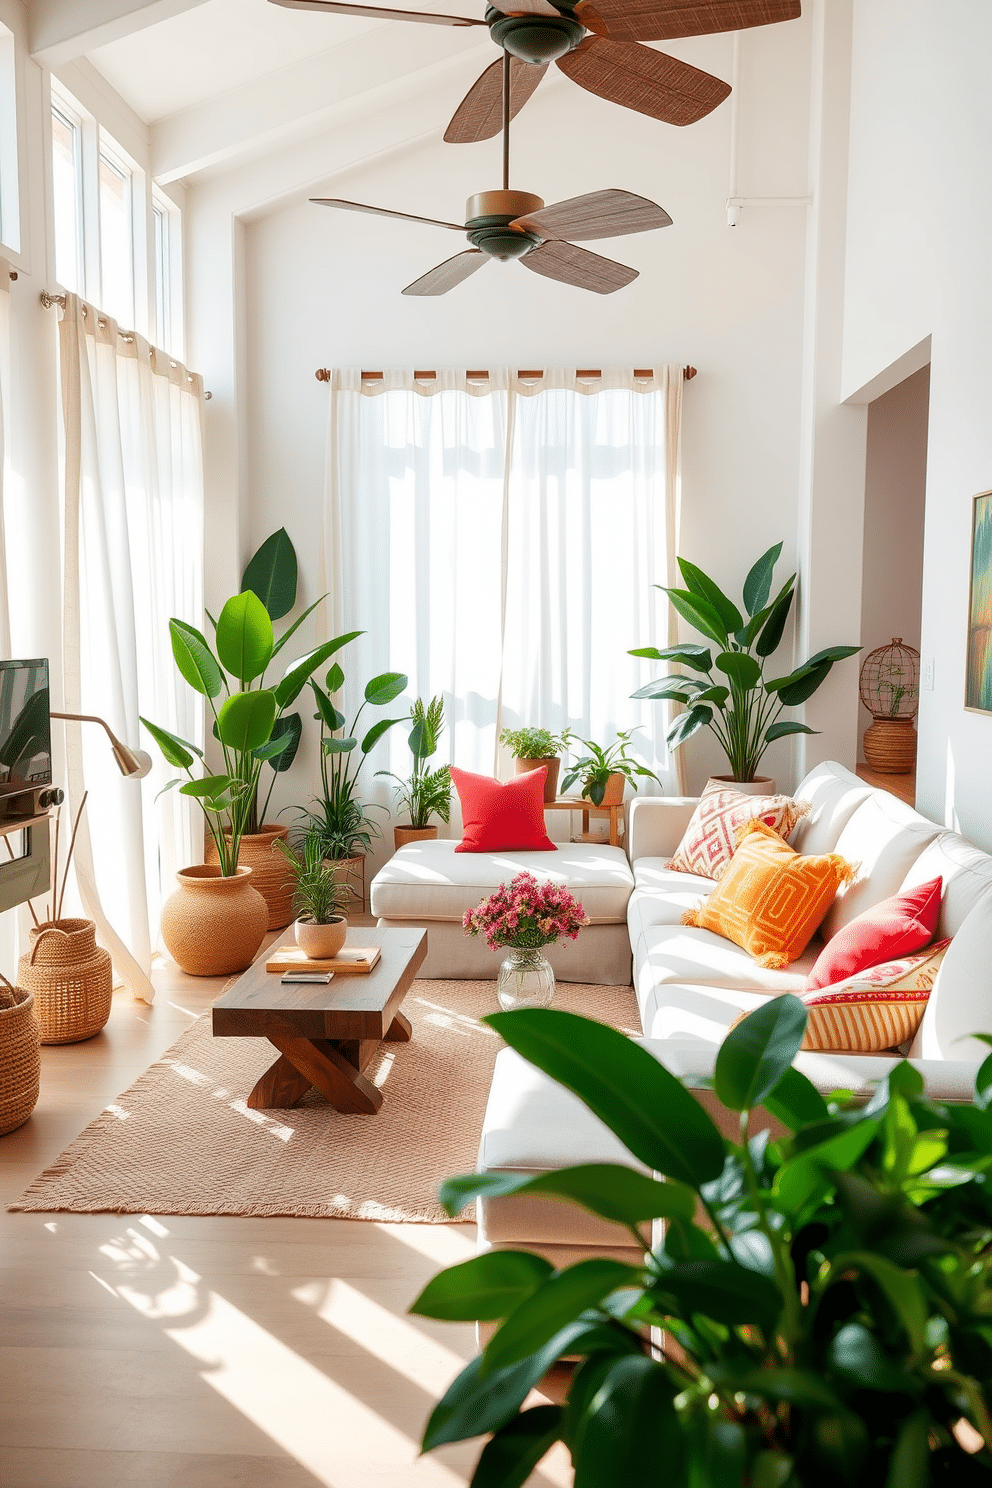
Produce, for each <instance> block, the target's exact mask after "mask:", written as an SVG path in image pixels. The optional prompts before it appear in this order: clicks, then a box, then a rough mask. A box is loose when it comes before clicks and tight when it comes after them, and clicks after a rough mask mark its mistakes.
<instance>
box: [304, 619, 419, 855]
mask: <svg viewBox="0 0 992 1488" xmlns="http://www.w3.org/2000/svg"><path fill="white" fill-rule="evenodd" d="M346 639H350V637H346ZM344 681H345V678H344V672H343V671H342V670H341V667H340V666H339V665H338V663H337V662H334V664H333V665H332V666H331V667H330V669H329V670H328V672H327V676H326V677H325V678H324V684H325V685H324V686H323V687H321V685H320V684H319V682H315V681H313V680H312V679H311V681H310V686H311V688H312V689H313V695H314V698H315V700H316V703H317V713H316V716H317V718H319V719H320V780H321V786H322V791H321V795H320V797H319V798H318V799H317V800H316V801H314V802H313V804H312V805H311V806H310V809H309V810H308V811H306V812H305V813H304V827H305V830H306V831H308V832H310V831H316V832H317V833H319V835H320V838H321V841H322V843H323V851H324V856H325V858H331V859H334V860H335V861H339V862H340V861H341V860H342V859H344V858H351V857H355V856H359V855H362V854H364V853H367V852H368V850H369V848H370V847H371V846H372V838H373V837H378V836H379V829H378V827H377V826H376V823H375V822H374V821H373V819H372V818H371V817H370V816H369V814H368V812H367V810H366V809H365V807H364V805H363V804H362V802H361V800H360V799H359V796H358V776H359V772H360V770H361V768H362V765H363V764H364V763H365V759H366V756H367V755H369V754H370V753H371V752H372V750H373V749H374V748H375V746H376V745H377V744H378V742H379V740H380V739H381V738H382V736H383V734H385V733H386V732H387V731H388V730H389V729H391V728H392V727H393V725H394V724H396V723H402V722H403V717H402V716H401V717H399V718H380V719H379V721H378V722H377V723H374V724H373V725H372V727H371V728H370V729H369V730H368V732H367V733H366V734H365V735H364V737H363V738H362V739H361V740H359V737H358V723H359V720H360V718H361V716H362V714H363V712H364V711H365V709H366V707H372V708H385V707H387V706H388V705H389V704H390V703H392V702H395V700H396V699H397V698H398V697H399V695H400V693H401V692H404V691H405V690H406V685H407V678H406V677H405V676H404V674H403V673H402V672H383V673H382V674H381V675H380V676H378V677H373V678H372V680H371V682H369V683H368V684H367V685H366V688H365V693H364V697H363V700H362V702H361V704H360V705H359V708H358V712H357V713H356V714H355V716H354V718H353V719H352V721H351V726H350V728H347V729H346V728H345V715H344V714H343V713H342V712H341V711H340V709H339V708H338V707H337V705H336V703H335V702H334V696H335V694H337V693H339V692H340V691H341V689H342V688H343V687H344Z"/></svg>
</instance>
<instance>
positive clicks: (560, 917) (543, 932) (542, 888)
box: [462, 872, 589, 951]
mask: <svg viewBox="0 0 992 1488" xmlns="http://www.w3.org/2000/svg"><path fill="white" fill-rule="evenodd" d="M588 923H589V920H588V918H587V916H586V912H585V910H584V909H583V908H582V905H581V904H580V903H579V901H578V900H577V899H576V898H575V897H574V895H572V894H570V893H569V892H568V890H567V889H566V888H564V887H563V886H562V885H561V884H555V883H544V884H539V883H538V881H537V879H536V878H535V877H534V875H533V873H527V872H524V873H518V874H517V876H516V878H515V879H513V880H512V881H511V882H510V883H508V884H505V883H503V884H500V886H499V888H498V889H495V890H494V891H493V893H491V894H490V895H489V898H488V899H483V901H482V903H481V904H480V905H478V906H477V907H476V908H475V909H469V910H466V912H465V914H464V915H463V917H462V925H463V926H464V928H465V930H466V931H467V933H468V934H469V935H484V936H485V938H486V944H487V946H488V947H489V949H490V950H491V951H495V950H498V948H499V947H500V946H515V947H516V948H517V949H519V950H529V951H536V950H539V949H540V948H541V946H546V945H554V944H555V943H556V942H557V941H559V940H564V938H565V936H566V935H567V936H568V938H569V940H574V939H575V937H576V936H577V935H578V933H579V931H580V930H581V929H582V926H583V925H588Z"/></svg>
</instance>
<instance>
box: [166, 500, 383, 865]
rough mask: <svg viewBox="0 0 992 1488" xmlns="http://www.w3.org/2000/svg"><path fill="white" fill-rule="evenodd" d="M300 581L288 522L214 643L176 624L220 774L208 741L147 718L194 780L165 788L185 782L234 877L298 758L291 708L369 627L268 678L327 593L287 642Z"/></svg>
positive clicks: (227, 611)
mask: <svg viewBox="0 0 992 1488" xmlns="http://www.w3.org/2000/svg"><path fill="white" fill-rule="evenodd" d="M296 588H297V566H296V553H295V550H294V549H293V545H292V543H291V542H290V539H289V536H288V534H287V532H286V530H285V528H280V530H279V531H278V532H275V533H273V534H272V536H271V537H269V538H267V539H266V541H265V542H264V543H263V544H262V546H261V547H260V548H259V550H258V552H257V553H255V555H254V556H253V558H252V559H251V561H250V562H249V564H248V567H247V568H246V569H245V572H244V575H243V578H242V581H241V592H240V593H239V594H236V595H234V596H233V597H232V598H231V599H229V600H228V601H227V603H226V604H225V605H224V607H223V609H222V610H221V612H220V614H219V615H218V617H217V619H216V620H213V617H212V616H210V615H209V614H208V617H207V618H208V620H210V622H211V624H212V626H213V631H214V644H213V646H211V645H210V643H209V642H208V640H207V638H206V636H205V635H204V634H203V633H202V631H199V630H197V628H196V627H195V626H194V625H190V624H189V623H188V622H187V621H185V620H176V619H172V620H170V621H169V635H170V638H171V641H172V655H173V659H174V660H175V663H176V666H177V667H178V668H179V671H180V673H181V674H182V676H183V678H184V680H185V681H186V682H187V683H188V684H189V685H190V687H192V688H193V689H194V691H196V692H198V693H199V694H200V695H201V696H202V697H204V698H205V699H206V701H207V705H208V707H209V709H210V712H211V713H212V715H213V735H214V738H215V739H216V740H217V741H218V744H219V745H220V751H221V755H222V759H223V766H224V768H223V770H222V771H221V772H220V773H217V774H213V773H207V771H206V764H205V762H204V754H203V750H202V749H200V748H199V747H198V745H196V744H194V743H192V742H191V741H190V740H188V739H182V738H180V737H179V736H178V735H177V734H174V733H171V732H170V731H169V730H168V729H165V728H162V727H161V726H160V725H158V724H155V723H152V722H150V721H149V720H148V719H147V718H142V720H141V721H142V723H143V724H144V726H145V728H146V729H147V730H148V732H149V733H150V734H151V736H152V738H153V739H154V740H155V742H156V744H157V745H158V747H159V749H160V750H161V751H162V755H163V757H164V758H165V760H166V763H167V764H169V765H171V766H172V767H173V768H174V769H179V770H182V771H184V773H185V775H186V777H187V778H186V780H185V781H183V780H182V778H181V777H176V778H175V779H173V780H170V781H169V783H168V785H166V786H165V787H164V788H165V790H172V789H173V788H174V787H176V786H178V787H179V789H180V792H181V793H182V794H183V795H185V796H191V797H192V798H193V799H194V800H195V801H196V802H197V804H198V805H199V807H200V809H201V810H202V812H203V815H204V819H205V820H206V823H207V827H208V829H209V831H210V835H211V837H212V838H213V841H214V846H215V847H216V849H217V856H218V860H219V862H220V866H221V873H222V874H223V875H224V876H225V877H229V876H230V875H231V874H233V873H234V872H235V871H236V869H237V866H238V857H239V854H240V850H241V839H242V837H243V836H245V835H246V834H249V833H251V832H255V831H257V830H258V827H259V824H260V823H261V821H262V820H264V815H265V809H266V807H267V806H268V802H269V798H270V796H271V794H272V787H273V785H274V784H275V777H276V774H277V773H279V772H281V771H283V770H288V769H289V767H290V765H291V764H292V763H293V760H294V759H295V757H296V751H297V749H298V747H299V743H300V737H301V734H302V721H301V719H300V715H299V713H295V712H288V711H287V710H288V709H289V708H290V706H291V705H292V704H293V703H294V702H295V701H296V699H297V698H298V697H299V695H300V693H301V692H302V691H303V688H304V687H305V686H306V684H307V682H308V681H309V680H310V678H311V677H312V675H313V673H314V672H315V671H316V670H317V668H318V667H321V666H323V665H324V663H325V662H326V661H328V660H329V658H330V657H331V656H333V655H334V653H335V651H337V650H339V648H340V647H341V646H344V645H346V644H347V642H348V641H351V640H354V639H355V637H356V636H358V635H360V634H361V632H360V631H357V630H356V631H351V632H349V634H347V635H342V636H337V637H336V638H335V639H334V640H332V641H325V642H324V643H323V645H320V646H317V647H316V648H315V649H314V650H312V651H309V652H307V653H306V655H303V656H298V657H297V658H296V659H295V660H294V661H292V662H290V664H289V665H288V666H287V667H285V668H284V671H283V675H282V677H281V678H280V680H279V681H278V682H276V683H274V684H272V685H271V686H270V685H267V684H266V681H265V673H266V671H267V670H268V668H269V666H270V664H271V663H272V661H273V660H274V659H275V658H276V657H277V656H278V655H279V654H280V652H281V651H282V649H283V647H284V646H285V645H286V643H287V641H289V640H290V639H291V638H292V636H293V635H295V633H296V632H297V630H298V629H299V628H300V626H301V625H302V624H303V622H304V620H306V619H307V617H308V616H309V615H311V614H312V613H313V611H314V610H315V609H316V608H317V605H319V604H320V603H321V599H323V598H325V597H326V596H323V595H322V596H321V599H318V600H315V601H314V603H313V604H312V605H310V606H309V607H308V608H307V609H306V610H304V611H303V614H302V615H300V616H299V617H298V618H297V619H296V620H294V621H293V623H292V625H290V626H289V628H288V629H287V630H286V631H284V632H283V634H282V635H281V636H280V637H279V638H278V639H277V638H276V635H275V632H274V630H273V626H272V621H273V619H276V620H278V619H281V618H282V617H283V616H284V615H287V614H288V613H289V611H290V610H291V609H292V608H293V606H294V605H295V603H296ZM197 760H199V761H200V764H199V765H198V764H197V763H196V761H197ZM264 764H268V765H269V766H270V767H271V770H272V780H271V781H270V783H269V788H268V792H267V794H266V796H265V801H264V804H263V807H262V809H261V811H259V808H258V796H259V781H260V778H261V773H262V766H263V765H264Z"/></svg>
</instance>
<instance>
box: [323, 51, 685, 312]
mask: <svg viewBox="0 0 992 1488" xmlns="http://www.w3.org/2000/svg"><path fill="white" fill-rule="evenodd" d="M498 65H499V64H498V63H497V66H498ZM510 90H511V77H510V57H509V55H508V54H504V57H503V189H502V190H501V191H480V192H477V193H476V195H474V196H470V197H469V199H468V201H467V202H466V203H465V222H464V223H457V222H441V221H439V220H438V219H437V218H436V217H415V216H412V215H411V214H410V213H409V212H392V211H390V210H389V209H388V208H386V207H369V206H366V205H365V204H364V203H363V202H353V201H343V200H341V199H340V198H338V197H322V196H313V197H311V198H310V200H311V201H312V202H314V203H315V204H316V205H318V206H322V207H339V208H341V209H342V210H343V211H345V212H371V213H373V214H374V215H375V216H377V217H398V218H400V219H401V220H402V221H404V222H425V223H427V224H428V226H430V227H446V228H450V230H451V231H452V232H459V233H465V235H466V236H467V238H468V240H469V242H470V243H471V244H472V247H471V248H467V249H466V250H465V251H464V252H463V253H456V254H455V256H454V258H449V259H446V260H445V262H444V263H441V264H438V265H437V267H436V268H433V269H430V270H429V271H428V272H427V273H426V274H424V275H423V276H422V277H421V278H420V279H415V280H414V282H413V283H412V284H408V285H407V287H406V289H404V290H403V294H405V295H442V294H447V293H448V290H449V289H454V287H455V285H456V284H460V283H461V282H462V280H463V279H467V278H468V276H469V274H474V273H475V271H476V269H481V268H482V265H483V264H484V263H487V262H488V261H489V259H491V258H498V259H500V260H502V261H503V262H506V261H508V260H509V259H513V258H519V259H520V260H521V262H522V263H523V265H524V268H526V269H532V270H533V272H534V273H535V274H543V275H544V277H545V278H546V279H558V280H560V281H561V283H563V284H574V285H575V287H576V288H577V289H591V290H592V291H593V292H594V293H595V294H612V293H613V292H614V290H617V289H623V287H624V285H625V284H630V283H631V281H632V280H634V279H636V278H637V270H636V269H631V268H628V267H627V265H626V264H620V263H615V262H614V260H613V259H611V258H601V257H600V255H599V254H598V253H590V252H589V251H588V250H587V249H585V248H577V247H576V246H575V242H574V241H573V240H574V239H576V238H579V239H583V238H617V237H621V236H623V235H625V234H626V233H638V232H651V231H652V230H653V229H654V228H658V227H671V225H672V219H671V217H669V215H668V213H667V212H666V211H665V210H664V209H663V208H662V207H659V206H656V205H655V203H654V202H652V201H648V199H647V198H646V197H644V196H635V195H634V193H633V192H631V191H616V190H610V191H591V192H588V193H587V194H586V195H585V196H573V197H571V198H570V199H569V200H568V201H562V202H556V203H555V204H554V205H553V206H550V207H546V206H545V205H544V202H543V201H542V199H541V197H539V196H534V195H532V193H531V192H529V191H511V190H510V189H509V184H510Z"/></svg>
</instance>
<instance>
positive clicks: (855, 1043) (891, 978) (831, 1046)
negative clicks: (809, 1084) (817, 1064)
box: [802, 940, 951, 1054]
mask: <svg viewBox="0 0 992 1488" xmlns="http://www.w3.org/2000/svg"><path fill="white" fill-rule="evenodd" d="M950 943H951V942H950V941H949V940H941V941H935V942H934V944H933V945H929V946H927V948H926V950H923V951H917V953H916V954H915V955H914V956H904V957H902V959H901V960H899V961H885V962H883V963H882V964H881V965H880V966H872V967H869V969H868V970H867V971H859V972H857V973H856V975H854V976H852V977H848V979H847V980H846V981H844V982H834V984H833V986H831V987H827V988H824V989H822V990H818V991H814V992H806V993H804V994H802V1000H803V1002H804V1003H805V1004H806V1006H807V1008H808V1009H809V1019H808V1021H807V1024H806V1035H805V1037H804V1038H803V1048H804V1049H816V1050H819V1051H820V1052H821V1053H840V1052H843V1053H845V1054H872V1053H875V1052H876V1051H877V1050H879V1049H894V1048H895V1047H896V1045H897V1044H902V1043H905V1042H906V1040H907V1039H911V1038H912V1037H913V1035H914V1033H915V1032H916V1030H917V1028H919V1026H920V1022H921V1020H922V1018H923V1014H924V1011H925V1010H926V1005H927V999H928V998H929V996H930V992H931V989H932V987H933V984H934V980H935V979H936V976H937V971H938V969H939V967H940V963H941V961H943V959H944V955H945V953H946V951H947V947H948V946H949V945H950Z"/></svg>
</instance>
